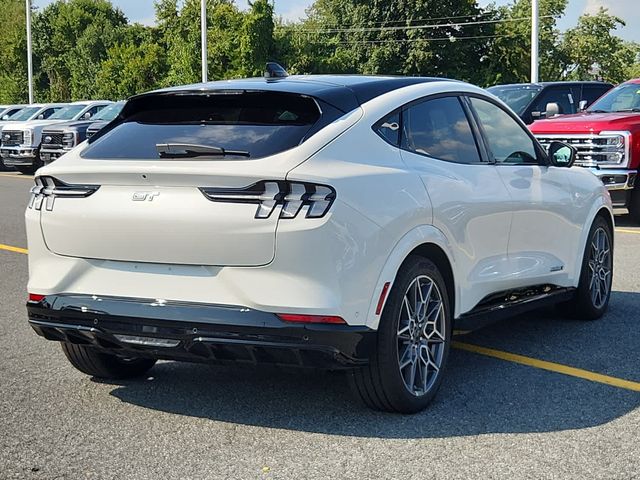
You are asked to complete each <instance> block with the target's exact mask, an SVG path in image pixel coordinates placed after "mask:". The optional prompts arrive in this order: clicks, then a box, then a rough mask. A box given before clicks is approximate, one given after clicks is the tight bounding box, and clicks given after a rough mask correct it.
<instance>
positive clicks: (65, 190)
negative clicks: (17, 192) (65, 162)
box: [29, 176, 100, 211]
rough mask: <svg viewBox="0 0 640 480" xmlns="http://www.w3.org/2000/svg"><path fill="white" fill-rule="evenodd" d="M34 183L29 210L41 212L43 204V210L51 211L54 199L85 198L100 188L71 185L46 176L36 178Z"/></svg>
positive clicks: (97, 186)
mask: <svg viewBox="0 0 640 480" xmlns="http://www.w3.org/2000/svg"><path fill="white" fill-rule="evenodd" d="M35 181H36V185H35V186H34V187H33V188H32V189H31V200H30V201H29V208H35V209H36V210H41V209H42V204H43V203H45V205H46V206H45V208H46V209H47V210H48V211H51V210H53V204H54V202H55V199H56V198H85V197H88V196H89V195H93V194H94V193H96V191H97V190H98V188H100V185H71V184H68V183H64V182H63V181H61V180H58V179H57V178H53V177H48V176H40V177H36V180H35Z"/></svg>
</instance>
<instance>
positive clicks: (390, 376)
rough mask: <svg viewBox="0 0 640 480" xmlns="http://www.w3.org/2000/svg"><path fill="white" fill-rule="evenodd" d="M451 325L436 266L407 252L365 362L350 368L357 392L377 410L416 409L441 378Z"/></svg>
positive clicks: (422, 405) (430, 395)
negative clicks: (375, 344)
mask: <svg viewBox="0 0 640 480" xmlns="http://www.w3.org/2000/svg"><path fill="white" fill-rule="evenodd" d="M451 328H452V325H451V312H450V311H449V301H448V296H447V288H446V284H445V282H444V279H443V277H442V275H441V274H440V272H439V270H438V267H437V266H436V265H435V264H434V263H433V262H432V261H430V260H428V259H426V258H423V257H417V256H413V257H410V258H409V259H408V260H407V261H406V262H405V264H404V265H403V266H402V268H401V269H400V271H399V272H398V277H397V279H396V282H395V284H394V286H393V288H392V289H391V292H390V293H389V299H388V301H387V304H386V306H385V308H384V311H383V313H382V317H381V319H380V326H379V328H378V341H377V349H376V351H375V352H374V353H373V355H372V358H371V360H370V363H369V365H368V366H366V367H364V368H361V369H358V370H355V371H354V372H352V373H351V375H352V376H351V379H352V384H353V386H354V389H355V391H356V393H357V394H358V395H359V396H360V398H361V399H362V400H363V401H364V403H365V404H366V405H367V406H369V407H371V408H374V409H377V410H385V411H390V412H400V413H415V412H418V411H420V410H423V409H424V408H426V407H427V405H428V404H429V403H430V402H431V400H432V399H433V397H434V396H435V394H436V392H437V391H438V388H439V387H440V383H441V381H442V375H443V371H444V367H445V365H446V362H447V357H448V354H449V345H450V343H451Z"/></svg>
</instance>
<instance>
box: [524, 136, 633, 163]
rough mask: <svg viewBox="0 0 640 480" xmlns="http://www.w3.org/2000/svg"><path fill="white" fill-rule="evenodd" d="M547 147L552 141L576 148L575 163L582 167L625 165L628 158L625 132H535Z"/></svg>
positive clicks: (627, 141)
mask: <svg viewBox="0 0 640 480" xmlns="http://www.w3.org/2000/svg"><path fill="white" fill-rule="evenodd" d="M535 136H536V138H537V139H538V141H539V142H540V143H541V144H542V145H543V146H544V147H545V148H547V147H548V146H549V144H550V143H551V142H553V141H558V142H564V143H566V144H568V145H571V146H573V147H575V148H576V150H577V151H578V152H577V155H576V163H575V164H576V165H580V166H582V167H605V166H609V167H625V166H626V165H627V163H628V159H629V150H628V149H629V136H628V134H627V133H626V132H620V133H613V132H612V133H606V134H600V135H594V134H574V135H571V134H568V135H548V134H542V133H541V134H536V135H535Z"/></svg>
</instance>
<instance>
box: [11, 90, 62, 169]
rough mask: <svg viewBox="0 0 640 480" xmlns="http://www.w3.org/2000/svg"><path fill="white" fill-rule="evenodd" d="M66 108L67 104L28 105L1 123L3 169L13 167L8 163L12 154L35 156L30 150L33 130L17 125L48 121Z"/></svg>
mask: <svg viewBox="0 0 640 480" xmlns="http://www.w3.org/2000/svg"><path fill="white" fill-rule="evenodd" d="M65 106H66V105H65V104H60V103H48V104H32V105H27V106H25V107H24V108H22V109H21V110H18V111H17V112H15V113H14V114H13V115H11V116H10V117H8V118H7V119H6V120H3V121H2V122H0V158H1V159H2V160H1V161H0V163H1V164H2V168H3V169H5V168H6V167H9V166H12V165H7V163H6V162H7V160H8V159H9V154H11V153H13V154H15V155H33V150H32V149H31V148H28V147H29V146H31V143H32V138H31V130H29V129H19V128H15V125H16V124H20V123H24V122H31V121H34V120H43V119H47V118H49V117H50V116H51V115H53V114H54V113H55V112H57V111H58V110H60V109H61V108H63V107H65ZM5 127H6V130H5ZM21 147H27V148H21ZM16 152H17V153H16Z"/></svg>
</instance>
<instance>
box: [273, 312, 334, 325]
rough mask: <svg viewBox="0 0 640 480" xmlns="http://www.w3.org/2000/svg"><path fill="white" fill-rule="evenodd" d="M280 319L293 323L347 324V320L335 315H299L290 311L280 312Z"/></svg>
mask: <svg viewBox="0 0 640 480" xmlns="http://www.w3.org/2000/svg"><path fill="white" fill-rule="evenodd" d="M278 317H279V318H280V320H283V321H285V322H293V323H331V324H340V325H345V324H346V323H347V322H345V321H344V319H343V318H342V317H336V316H333V315H298V314H290V313H279V314H278Z"/></svg>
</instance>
